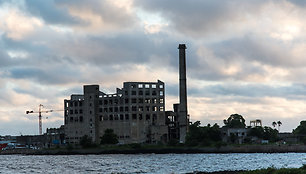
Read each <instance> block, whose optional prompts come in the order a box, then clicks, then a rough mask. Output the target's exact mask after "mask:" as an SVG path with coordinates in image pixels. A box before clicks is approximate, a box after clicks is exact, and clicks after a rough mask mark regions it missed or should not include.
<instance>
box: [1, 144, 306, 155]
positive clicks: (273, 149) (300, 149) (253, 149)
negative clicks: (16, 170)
mask: <svg viewBox="0 0 306 174" xmlns="http://www.w3.org/2000/svg"><path fill="white" fill-rule="evenodd" d="M171 153H172V154H196V153H306V145H242V146H222V147H220V148H217V147H156V148H154V147H151V148H142V147H141V148H135V149H133V148H130V149H122V148H120V147H118V148H117V149H116V148H114V147H113V148H112V149H109V148H104V149H103V148H89V149H66V148H59V149H40V150H34V149H11V150H5V151H1V152H0V155H13V154H23V155H99V154H171Z"/></svg>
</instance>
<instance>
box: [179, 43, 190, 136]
mask: <svg viewBox="0 0 306 174" xmlns="http://www.w3.org/2000/svg"><path fill="white" fill-rule="evenodd" d="M178 49H179V81H180V87H179V88H180V104H179V110H178V121H179V125H180V142H185V137H186V133H187V128H188V122H189V121H188V118H187V115H188V113H187V85H186V53H185V50H186V49H187V47H186V45H185V44H179V47H178Z"/></svg>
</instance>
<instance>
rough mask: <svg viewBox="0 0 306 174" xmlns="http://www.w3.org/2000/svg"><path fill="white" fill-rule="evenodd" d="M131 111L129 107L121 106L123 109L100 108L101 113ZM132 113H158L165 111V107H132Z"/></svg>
mask: <svg viewBox="0 0 306 174" xmlns="http://www.w3.org/2000/svg"><path fill="white" fill-rule="evenodd" d="M129 111H130V109H129V107H128V106H125V107H123V106H121V107H109V108H99V112H100V113H102V112H105V113H107V112H129ZM131 111H133V112H137V111H139V112H142V111H147V112H150V111H152V112H156V111H164V107H163V106H160V107H158V106H132V107H131Z"/></svg>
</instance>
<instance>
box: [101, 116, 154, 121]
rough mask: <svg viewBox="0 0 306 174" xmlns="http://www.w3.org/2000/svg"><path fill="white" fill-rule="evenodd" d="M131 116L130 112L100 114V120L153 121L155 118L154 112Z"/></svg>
mask: <svg viewBox="0 0 306 174" xmlns="http://www.w3.org/2000/svg"><path fill="white" fill-rule="evenodd" d="M131 116H132V117H131V118H130V114H114V115H113V114H110V115H104V116H102V115H100V121H108V120H110V121H113V120H121V121H123V120H130V119H132V120H151V119H152V121H153V122H154V121H156V119H157V115H156V114H152V116H151V114H131Z"/></svg>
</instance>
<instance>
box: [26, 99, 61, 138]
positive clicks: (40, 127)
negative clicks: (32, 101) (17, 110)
mask: <svg viewBox="0 0 306 174" xmlns="http://www.w3.org/2000/svg"><path fill="white" fill-rule="evenodd" d="M43 107H44V105H42V104H39V106H38V111H26V114H33V113H38V124H39V135H42V119H41V118H42V116H41V113H49V112H54V111H63V110H53V109H50V110H42V108H43ZM47 118H48V117H47Z"/></svg>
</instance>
